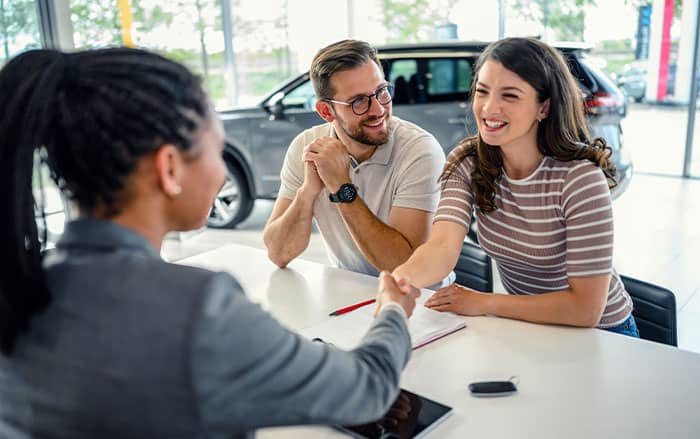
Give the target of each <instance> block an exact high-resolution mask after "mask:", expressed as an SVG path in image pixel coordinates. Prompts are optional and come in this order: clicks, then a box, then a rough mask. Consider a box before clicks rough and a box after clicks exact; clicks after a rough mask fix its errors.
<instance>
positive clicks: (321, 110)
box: [316, 100, 335, 122]
mask: <svg viewBox="0 0 700 439" xmlns="http://www.w3.org/2000/svg"><path fill="white" fill-rule="evenodd" d="M316 112H317V113H318V115H319V116H321V117H322V118H323V120H325V121H326V122H333V121H334V120H335V113H333V108H331V104H330V103H329V102H326V101H322V100H318V101H316Z"/></svg>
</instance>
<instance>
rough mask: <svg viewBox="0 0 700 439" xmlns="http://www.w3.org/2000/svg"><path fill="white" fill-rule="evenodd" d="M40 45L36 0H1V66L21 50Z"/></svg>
mask: <svg viewBox="0 0 700 439" xmlns="http://www.w3.org/2000/svg"><path fill="white" fill-rule="evenodd" d="M39 47H41V39H40V37H39V21H38V19H37V9H36V5H35V2H34V0H0V66H2V65H3V64H4V63H5V62H6V61H7V60H8V59H9V58H11V57H12V56H13V55H15V54H17V53H19V52H22V51H25V50H28V49H36V48H39Z"/></svg>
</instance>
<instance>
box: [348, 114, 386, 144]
mask: <svg viewBox="0 0 700 439" xmlns="http://www.w3.org/2000/svg"><path fill="white" fill-rule="evenodd" d="M384 117H385V118H386V128H387V130H386V134H385V135H382V136H381V137H371V136H369V135H368V134H366V133H365V132H364V130H363V124H365V123H367V122H375V121H377V120H379V119H381V118H384ZM339 125H340V128H342V129H343V131H344V132H345V134H346V135H347V136H348V137H350V138H351V139H352V140H354V141H355V142H358V143H361V144H363V145H367V146H379V145H383V144H385V143H386V142H388V141H389V133H391V116H389V115H384V116H381V117H376V116H373V117H371V118H369V119H365V120H363V121H362V122H361V123H360V124H359V125H358V127H357V129H356V130H355V131H350V130H348V129H347V128H345V125H344V124H342V123H341V124H339Z"/></svg>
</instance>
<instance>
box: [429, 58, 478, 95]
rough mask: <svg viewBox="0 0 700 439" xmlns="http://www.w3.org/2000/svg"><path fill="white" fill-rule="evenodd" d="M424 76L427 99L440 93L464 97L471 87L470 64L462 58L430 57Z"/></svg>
mask: <svg viewBox="0 0 700 439" xmlns="http://www.w3.org/2000/svg"><path fill="white" fill-rule="evenodd" d="M426 78H427V79H428V81H427V82H428V84H427V85H428V96H429V100H435V99H434V98H437V97H439V96H441V95H447V96H448V97H449V98H451V99H454V98H458V96H460V95H461V96H462V99H464V98H465V97H466V95H467V93H469V88H470V87H471V82H472V65H471V63H470V62H469V60H467V59H464V58H447V59H431V60H429V61H428V73H427V74H426Z"/></svg>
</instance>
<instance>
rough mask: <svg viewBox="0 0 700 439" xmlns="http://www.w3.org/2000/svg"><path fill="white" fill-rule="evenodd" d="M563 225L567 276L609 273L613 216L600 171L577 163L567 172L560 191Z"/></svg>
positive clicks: (583, 163)
mask: <svg viewBox="0 0 700 439" xmlns="http://www.w3.org/2000/svg"><path fill="white" fill-rule="evenodd" d="M562 211H563V215H564V221H565V224H566V272H567V276H571V277H576V276H584V277H585V276H599V275H605V274H609V273H611V271H612V258H613V215H612V201H611V198H610V189H609V188H608V184H607V181H606V179H605V175H604V174H603V171H602V170H601V169H600V168H598V167H596V166H595V165H593V164H592V163H590V162H588V161H581V162H580V163H578V164H576V165H574V166H573V167H572V168H571V169H570V170H569V172H568V174H567V176H566V178H565V180H564V186H563V188H562Z"/></svg>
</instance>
